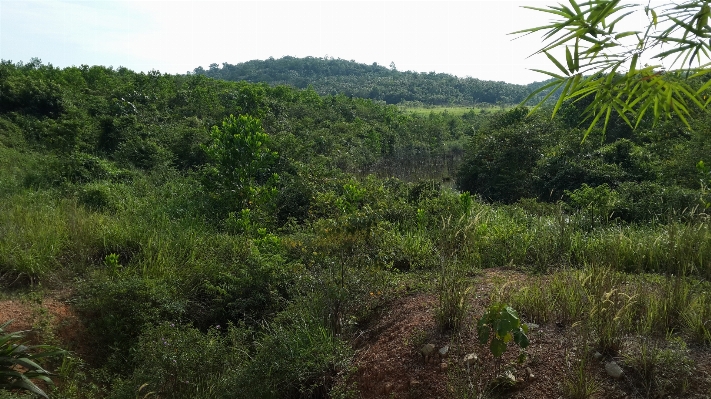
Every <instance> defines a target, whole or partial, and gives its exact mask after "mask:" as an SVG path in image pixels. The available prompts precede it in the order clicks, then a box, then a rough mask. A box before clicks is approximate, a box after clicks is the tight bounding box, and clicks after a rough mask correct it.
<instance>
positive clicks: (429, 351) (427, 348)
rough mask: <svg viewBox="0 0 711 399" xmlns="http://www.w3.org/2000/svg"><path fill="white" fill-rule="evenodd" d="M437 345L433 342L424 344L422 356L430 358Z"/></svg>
mask: <svg viewBox="0 0 711 399" xmlns="http://www.w3.org/2000/svg"><path fill="white" fill-rule="evenodd" d="M434 350H435V346H434V345H432V344H426V345H424V346H422V349H420V353H422V356H424V357H426V358H428V357H430V355H432V352H434Z"/></svg>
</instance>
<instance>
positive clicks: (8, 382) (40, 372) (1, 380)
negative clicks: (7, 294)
mask: <svg viewBox="0 0 711 399" xmlns="http://www.w3.org/2000/svg"><path fill="white" fill-rule="evenodd" d="M10 323H12V320H10V321H8V322H6V323H4V324H3V325H1V326H0V389H2V390H8V391H13V390H22V391H28V392H31V393H33V394H35V395H39V396H42V397H43V398H48V396H47V394H46V393H45V392H44V391H43V390H42V389H40V388H39V387H38V386H37V385H36V384H35V383H34V382H33V381H32V380H41V381H43V382H45V383H47V384H52V380H51V379H50V378H49V377H50V376H51V375H52V373H50V372H49V371H47V370H45V369H44V368H42V366H40V365H39V364H38V363H37V362H39V361H41V359H43V358H51V357H56V356H61V355H64V354H65V352H64V351H63V350H60V349H57V348H55V347H52V346H49V345H37V346H25V345H24V344H23V341H24V336H25V332H23V331H18V332H7V333H6V332H5V328H6V327H7V326H8V325H9V324H10Z"/></svg>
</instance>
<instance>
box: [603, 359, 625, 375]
mask: <svg viewBox="0 0 711 399" xmlns="http://www.w3.org/2000/svg"><path fill="white" fill-rule="evenodd" d="M605 371H607V374H608V375H609V376H610V377H612V378H614V379H619V378H620V377H622V373H624V371H623V370H622V368H621V367H620V366H619V365H618V364H617V363H615V362H607V363H605Z"/></svg>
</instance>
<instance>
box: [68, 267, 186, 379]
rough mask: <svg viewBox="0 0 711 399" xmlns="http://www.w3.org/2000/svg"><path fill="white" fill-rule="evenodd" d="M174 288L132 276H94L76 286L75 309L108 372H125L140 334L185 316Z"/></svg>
mask: <svg viewBox="0 0 711 399" xmlns="http://www.w3.org/2000/svg"><path fill="white" fill-rule="evenodd" d="M177 291H178V287H176V286H175V285H171V284H169V283H167V282H160V281H152V280H148V279H144V278H140V277H135V276H125V277H119V278H105V277H101V276H100V275H98V274H97V275H94V276H92V278H90V279H87V280H84V281H83V282H81V283H80V285H79V301H78V304H77V306H78V308H79V310H80V311H81V314H82V316H83V318H84V319H85V323H86V325H87V327H88V328H89V330H90V332H91V333H92V336H93V337H94V339H95V340H96V343H95V345H96V347H95V348H96V350H97V355H98V356H100V358H101V359H102V363H104V364H106V365H107V366H108V367H109V368H110V369H112V371H114V372H118V373H121V374H124V375H125V374H126V373H129V372H130V370H131V369H132V367H133V366H135V363H133V361H132V358H133V353H134V352H132V349H133V348H134V347H135V345H136V343H137V340H138V337H139V335H140V334H141V331H142V330H143V329H144V328H146V327H147V326H149V325H151V324H157V323H160V322H162V321H173V322H176V321H179V320H181V319H183V318H184V316H185V309H186V306H187V304H186V300H185V299H184V298H182V297H181V296H179V293H178V292H177Z"/></svg>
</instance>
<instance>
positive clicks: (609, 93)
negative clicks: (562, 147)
mask: <svg viewBox="0 0 711 399" xmlns="http://www.w3.org/2000/svg"><path fill="white" fill-rule="evenodd" d="M569 3H570V6H566V5H563V4H560V5H558V6H549V7H547V8H537V7H526V8H530V9H532V10H536V11H540V12H545V13H548V14H552V15H553V16H555V17H556V18H557V20H555V21H553V22H551V23H550V24H549V25H545V26H539V27H534V28H528V29H524V30H520V31H518V32H514V33H513V34H530V33H534V32H544V35H543V38H544V46H543V47H542V48H541V49H539V50H538V51H536V52H535V53H534V54H545V55H546V56H547V57H548V59H549V60H550V61H551V62H552V63H553V64H554V65H555V67H556V69H557V71H555V72H550V71H543V70H536V71H538V72H541V73H544V74H546V75H548V76H550V77H552V80H551V81H550V82H549V83H548V84H546V85H544V86H542V87H540V88H539V89H538V90H535V91H534V92H533V93H532V94H531V96H529V98H530V97H532V96H535V95H537V94H539V93H540V92H542V91H546V90H549V92H548V94H547V95H546V96H545V97H543V98H544V99H543V100H542V101H541V102H539V104H538V106H540V105H541V104H543V103H544V102H545V101H546V100H547V99H548V98H549V97H550V96H551V95H553V94H554V93H560V94H559V97H558V101H557V102H556V104H555V107H554V109H553V115H555V113H556V112H557V111H558V109H559V108H560V107H561V105H562V104H563V103H564V102H565V101H566V100H573V101H580V100H583V99H586V101H585V102H586V103H587V104H588V105H587V106H586V107H585V112H584V115H583V116H584V121H589V122H590V125H589V127H588V129H587V131H586V132H585V137H587V136H588V134H590V132H591V131H592V129H593V128H594V127H595V125H596V124H597V123H598V121H600V120H601V119H602V120H604V127H603V131H604V130H605V129H606V128H607V125H608V123H609V121H610V116H611V114H612V113H613V112H615V113H617V114H618V115H619V116H620V117H621V118H622V119H624V120H625V122H627V124H629V125H630V126H632V127H637V126H638V125H639V124H640V122H641V121H642V120H643V119H644V117H645V115H651V116H652V121H653V122H657V121H659V120H660V119H662V118H671V117H672V116H673V115H676V116H677V117H678V118H679V119H681V120H682V121H683V122H684V123H685V124H686V125H687V127H690V125H689V123H688V122H687V118H688V117H689V116H691V115H692V114H691V111H692V109H693V108H694V107H696V108H699V109H705V108H706V106H707V105H708V103H709V102H711V98H709V97H708V96H707V95H706V91H707V89H708V88H709V87H711V80H707V78H706V75H707V74H708V73H709V72H711V66H710V65H709V63H708V61H709V52H710V51H711V40H709V39H711V27H710V26H709V25H708V22H709V15H710V14H711V8H710V7H709V1H708V0H689V1H682V2H679V3H672V2H669V3H665V4H663V5H661V6H655V8H652V7H651V6H650V5H649V4H648V5H646V6H642V5H636V4H623V3H622V2H621V1H620V0H591V1H585V2H576V1H575V0H569ZM641 12H643V13H644V16H646V18H647V21H648V23H647V26H646V27H645V29H644V30H640V31H621V30H620V29H619V25H618V24H619V23H620V21H622V19H623V18H624V19H625V20H630V15H633V14H639V13H641ZM558 52H560V53H562V52H564V53H565V61H561V59H562V55H559V56H557V57H556V56H554V55H553V54H552V53H558ZM657 61H658V62H659V63H657V64H647V63H646V62H657ZM663 61H667V66H666V67H665V65H663V64H662V62H663ZM669 61H670V62H669ZM697 78H698V79H699V80H700V81H701V82H700V83H699V84H695V80H696V79H697ZM701 78H703V79H701ZM702 80H705V82H703V81H702ZM526 101H528V99H527V100H525V101H524V103H525V102H526ZM538 106H537V107H538Z"/></svg>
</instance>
